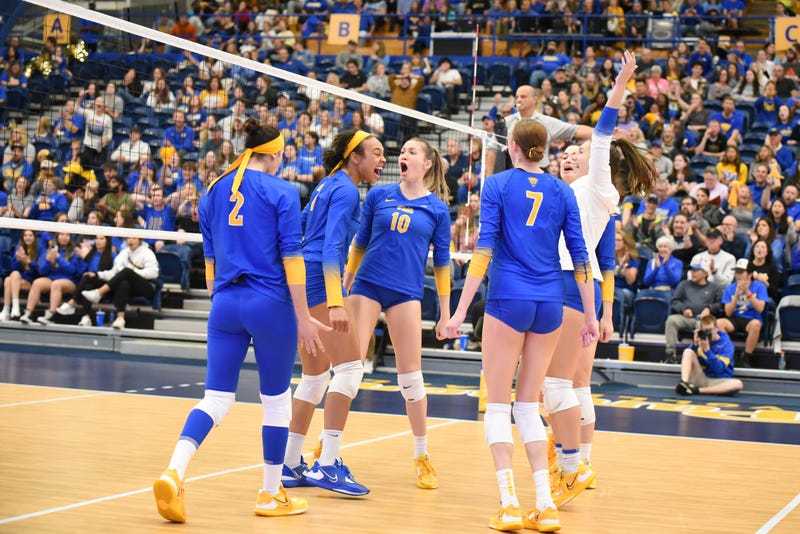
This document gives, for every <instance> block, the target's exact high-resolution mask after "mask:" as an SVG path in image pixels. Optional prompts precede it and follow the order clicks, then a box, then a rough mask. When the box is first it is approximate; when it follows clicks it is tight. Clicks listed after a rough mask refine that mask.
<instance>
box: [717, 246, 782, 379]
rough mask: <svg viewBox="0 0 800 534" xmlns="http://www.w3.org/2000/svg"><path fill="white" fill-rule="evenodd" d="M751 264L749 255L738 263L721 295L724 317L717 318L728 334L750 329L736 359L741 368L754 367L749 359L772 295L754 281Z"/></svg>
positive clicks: (765, 287) (761, 284)
mask: <svg viewBox="0 0 800 534" xmlns="http://www.w3.org/2000/svg"><path fill="white" fill-rule="evenodd" d="M749 266H750V262H749V261H748V260H747V258H741V259H739V260H738V261H737V262H736V273H735V275H734V281H733V283H731V284H730V285H729V286H728V287H726V288H725V292H724V293H723V294H722V303H723V304H724V305H725V317H724V318H721V319H719V320H718V321H717V326H718V327H719V328H720V329H721V330H723V331H725V332H726V333H731V332H734V331H736V332H745V331H746V332H747V339H745V342H744V352H743V353H742V355H741V357H740V358H739V359H738V360H737V362H736V363H737V365H740V366H742V367H751V362H750V360H751V357H752V354H753V351H754V350H755V348H756V343H758V338H759V336H760V335H761V329H762V327H763V318H762V316H761V314H762V313H763V312H764V308H765V307H766V306H767V299H768V298H769V297H768V296H767V286H765V285H764V284H763V283H761V282H759V281H756V280H753V275H752V273H751V272H748V267H749Z"/></svg>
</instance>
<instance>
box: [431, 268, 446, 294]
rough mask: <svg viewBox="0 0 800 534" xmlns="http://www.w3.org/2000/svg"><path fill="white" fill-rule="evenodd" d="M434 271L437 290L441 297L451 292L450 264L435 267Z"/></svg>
mask: <svg viewBox="0 0 800 534" xmlns="http://www.w3.org/2000/svg"><path fill="white" fill-rule="evenodd" d="M433 273H434V276H435V278H436V292H437V293H438V294H439V296H440V297H444V296H445V295H449V294H450V266H449V265H445V266H443V267H434V268H433Z"/></svg>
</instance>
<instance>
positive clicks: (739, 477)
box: [0, 384, 800, 534]
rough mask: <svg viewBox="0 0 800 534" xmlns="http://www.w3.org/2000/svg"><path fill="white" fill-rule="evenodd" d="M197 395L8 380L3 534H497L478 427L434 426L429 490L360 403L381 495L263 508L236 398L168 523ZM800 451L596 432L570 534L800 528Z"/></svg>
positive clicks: (352, 444) (522, 475)
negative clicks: (295, 508) (165, 504)
mask: <svg viewBox="0 0 800 534" xmlns="http://www.w3.org/2000/svg"><path fill="white" fill-rule="evenodd" d="M195 402H196V401H195V400H192V399H182V398H173V397H157V396H144V395H132V394H124V393H109V392H97V391H87V390H74V389H64V388H44V387H38V386H26V385H12V384H0V532H2V533H5V532H13V533H17V532H36V533H51V532H52V533H62V532H103V533H109V532H113V533H114V534H123V533H129V532H130V533H142V532H145V533H147V532H159V533H161V532H169V533H172V532H187V533H217V532H237V533H238V532H259V533H261V532H270V533H306V532H321V533H322V532H324V533H339V532H341V533H362V532H363V533H372V532H376V533H377V532H381V533H383V532H398V533H399V532H402V533H429V532H430V533H434V532H436V533H438V532H459V533H467V532H490V530H489V529H488V527H487V521H488V518H489V516H490V515H491V514H492V513H494V512H495V511H496V509H497V506H498V502H497V500H498V496H497V488H496V484H495V482H494V473H493V469H492V465H491V460H490V456H489V453H488V449H487V447H486V445H485V443H484V440H483V426H482V423H480V422H475V421H461V420H447V419H431V420H430V423H429V425H430V430H429V441H430V445H431V446H430V452H431V457H432V460H433V463H434V465H435V466H436V467H437V469H438V470H439V474H440V488H439V489H438V490H428V491H425V490H420V489H417V487H416V485H415V482H414V473H413V469H412V465H411V453H412V450H411V447H412V445H411V437H410V434H409V430H408V423H407V421H406V419H405V417H401V416H396V415H380V414H369V413H356V412H354V413H352V414H351V416H350V421H349V423H348V427H347V431H346V433H345V444H344V447H345V448H344V449H343V451H342V454H343V456H344V458H345V460H346V462H347V464H348V465H349V466H350V467H351V469H352V471H353V473H354V474H355V475H356V477H357V479H358V480H359V481H360V482H362V483H364V484H366V485H367V486H368V487H370V488H371V489H372V493H370V494H369V495H368V496H366V497H364V498H342V497H340V496H338V495H337V494H334V493H330V492H326V491H324V490H320V489H317V488H299V489H295V490H293V491H292V494H295V495H300V496H303V497H305V498H307V499H308V501H309V511H308V512H307V513H306V514H304V515H301V516H294V517H288V518H263V517H257V516H255V515H253V513H252V506H253V503H254V502H255V496H256V493H257V490H258V488H259V486H260V482H261V464H260V458H261V451H260V449H261V445H260V430H259V428H260V424H261V407H260V405H256V404H246V403H237V405H236V406H235V407H234V409H233V410H232V412H231V413H230V415H229V416H228V418H227V419H226V420H225V422H224V424H223V425H222V426H221V427H219V428H217V429H215V430H214V431H213V432H212V434H211V435H210V437H209V439H207V440H206V443H204V444H203V446H202V447H201V448H200V450H199V451H198V453H197V455H196V456H195V459H194V461H193V462H192V464H191V466H190V468H189V472H188V477H189V479H188V482H187V484H186V496H187V497H186V498H187V511H188V516H189V522H188V523H186V524H185V525H177V524H170V523H167V522H164V521H163V520H162V519H161V517H160V516H159V515H158V514H157V512H156V509H155V503H154V500H153V497H152V494H151V490H150V486H151V484H152V482H153V480H154V479H155V478H156V477H157V476H158V475H159V474H160V472H161V471H162V469H163V468H164V467H165V466H166V463H167V462H168V460H169V456H170V454H171V451H172V447H173V446H174V442H175V439H176V438H177V436H178V432H179V431H180V428H181V427H182V425H183V421H184V418H185V416H186V414H187V413H188V412H189V410H190V409H191V408H192V406H194V404H195ZM321 419H322V417H321V415H318V416H317V417H315V419H314V423H313V426H312V429H311V432H310V433H309V436H311V437H312V438H313V437H315V436H317V435H318V433H319V431H320V427H319V425H320V424H321ZM307 446H308V449H311V448H312V446H313V443H312V442H311V440H309V442H308V443H307ZM518 450H519V454H516V456H515V472H516V478H517V484H518V490H519V494H520V497H521V501H522V502H523V507H529V506H530V505H531V504H532V503H533V502H534V493H533V483H532V480H531V477H530V475H529V474H528V473H529V472H528V469H527V463H526V461H525V459H524V454H522V451H521V449H518ZM798 451H799V449H798V447H796V446H788V445H776V444H763V443H751V442H731V441H719V440H707V439H692V438H674V437H663V436H650V435H641V434H623V433H611V432H599V433H598V435H597V436H596V440H595V446H594V449H593V454H592V457H593V464H594V465H595V467H596V468H597V470H598V473H599V474H598V489H596V490H593V491H586V492H584V493H583V494H582V495H580V496H579V497H578V498H577V499H575V500H574V501H573V502H572V503H570V504H568V505H567V506H566V507H565V508H564V509H563V510H562V512H561V521H562V524H563V529H562V532H576V533H578V532H580V533H584V532H588V533H604V532H637V533H639V532H647V533H649V534H650V533H660V532H665V533H666V532H708V533H728V532H779V533H797V532H800V511H799V510H798V509H797V505H798V502H800V493H799V492H800V482H798V481H800V455H798Z"/></svg>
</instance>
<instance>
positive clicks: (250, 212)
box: [199, 169, 302, 302]
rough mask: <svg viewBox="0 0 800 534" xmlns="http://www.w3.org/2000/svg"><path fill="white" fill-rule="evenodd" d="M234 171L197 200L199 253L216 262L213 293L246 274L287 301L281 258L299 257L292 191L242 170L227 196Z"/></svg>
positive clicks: (274, 179)
mask: <svg viewBox="0 0 800 534" xmlns="http://www.w3.org/2000/svg"><path fill="white" fill-rule="evenodd" d="M234 174H235V173H233V172H231V173H228V174H227V175H225V176H222V177H221V178H220V179H219V180H218V181H217V182H216V183H215V184H213V187H210V188H209V190H208V191H207V192H206V194H204V195H203V197H202V198H201V199H200V207H199V213H200V232H201V233H202V234H203V254H204V255H205V257H206V259H207V260H208V261H213V262H214V264H215V269H214V293H217V292H218V291H220V290H221V289H222V288H224V287H225V286H227V285H228V284H230V283H231V282H232V281H233V280H234V279H235V278H237V277H239V276H240V275H245V276H246V278H247V283H248V284H249V285H250V286H251V287H253V288H254V289H256V290H257V291H258V292H260V293H262V294H264V295H267V296H270V297H272V298H274V299H276V300H285V301H288V302H290V301H291V298H290V296H289V288H288V285H287V283H286V272H285V271H284V268H283V263H282V259H283V258H286V257H298V256H302V250H301V245H300V239H301V229H300V198H299V197H298V195H297V189H296V188H295V187H294V186H293V185H292V184H290V183H288V182H286V181H284V180H281V179H280V178H278V177H277V176H273V175H271V174H266V173H262V172H258V171H254V170H251V169H247V170H245V171H244V176H243V179H242V184H241V186H240V187H239V191H238V192H237V193H236V194H232V193H231V184H232V183H233V178H234Z"/></svg>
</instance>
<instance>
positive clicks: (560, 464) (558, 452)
mask: <svg viewBox="0 0 800 534" xmlns="http://www.w3.org/2000/svg"><path fill="white" fill-rule="evenodd" d="M563 451H564V448H563V447H562V446H561V444H560V443H556V461H557V462H558V467H564V452H563Z"/></svg>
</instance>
